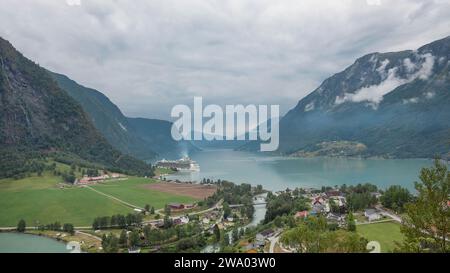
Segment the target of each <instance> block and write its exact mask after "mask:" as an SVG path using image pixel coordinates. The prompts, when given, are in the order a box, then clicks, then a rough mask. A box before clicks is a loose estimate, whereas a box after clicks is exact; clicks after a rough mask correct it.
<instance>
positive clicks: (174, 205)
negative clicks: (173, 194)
mask: <svg viewBox="0 0 450 273" xmlns="http://www.w3.org/2000/svg"><path fill="white" fill-rule="evenodd" d="M169 208H170V209H171V210H172V209H173V210H182V209H184V208H185V207H184V205H183V204H179V203H171V204H169Z"/></svg>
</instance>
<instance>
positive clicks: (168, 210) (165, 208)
mask: <svg viewBox="0 0 450 273" xmlns="http://www.w3.org/2000/svg"><path fill="white" fill-rule="evenodd" d="M170 212H171V209H170V206H169V205H165V206H164V214H165V215H170Z"/></svg>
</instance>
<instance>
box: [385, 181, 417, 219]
mask: <svg viewBox="0 0 450 273" xmlns="http://www.w3.org/2000/svg"><path fill="white" fill-rule="evenodd" d="M411 199H412V196H411V194H410V193H409V191H408V189H405V188H402V187H401V186H390V187H389V188H388V189H387V190H386V192H385V193H384V194H383V196H381V204H382V205H383V206H384V207H386V208H389V209H393V210H394V211H396V212H398V213H402V212H403V211H404V206H405V204H406V203H408V202H410V201H411Z"/></svg>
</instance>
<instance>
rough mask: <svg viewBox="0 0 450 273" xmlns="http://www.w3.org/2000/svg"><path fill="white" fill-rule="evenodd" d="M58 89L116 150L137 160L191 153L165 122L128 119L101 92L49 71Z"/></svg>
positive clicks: (190, 148)
mask: <svg viewBox="0 0 450 273" xmlns="http://www.w3.org/2000/svg"><path fill="white" fill-rule="evenodd" d="M49 73H50V74H51V75H52V77H53V78H54V79H55V80H56V82H57V83H58V85H59V87H60V88H62V89H64V90H65V91H67V93H68V94H69V95H70V96H71V97H72V98H74V99H75V100H76V101H78V102H79V103H80V105H81V106H82V107H83V109H84V111H85V112H86V113H88V115H89V117H90V119H91V121H92V123H93V124H94V125H95V127H96V128H97V129H98V130H99V131H100V132H101V133H102V134H103V135H104V136H105V138H106V139H107V140H108V141H109V143H111V144H112V145H113V146H114V147H115V148H116V149H118V150H120V151H121V152H123V153H125V154H130V155H133V156H135V157H137V158H140V159H144V160H150V159H155V158H157V157H159V158H161V157H171V158H178V157H180V156H181V155H185V154H187V153H189V152H190V151H191V150H193V147H192V145H189V143H183V142H176V141H174V140H173V139H172V136H171V127H172V123H171V122H168V121H162V120H155V119H145V118H128V117H126V116H125V115H124V114H123V113H122V112H121V110H120V109H119V108H118V107H117V106H116V105H115V104H114V103H113V102H111V101H110V100H109V98H108V97H106V96H105V95H104V94H102V93H101V92H99V91H97V90H94V89H91V88H87V87H84V86H82V85H80V84H78V83H76V82H75V81H73V80H71V79H70V78H68V77H67V76H65V75H61V74H57V73H53V72H49Z"/></svg>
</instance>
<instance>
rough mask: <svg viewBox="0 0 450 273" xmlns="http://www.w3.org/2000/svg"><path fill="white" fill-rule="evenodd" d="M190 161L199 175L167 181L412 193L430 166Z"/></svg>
mask: <svg viewBox="0 0 450 273" xmlns="http://www.w3.org/2000/svg"><path fill="white" fill-rule="evenodd" d="M191 158H192V159H193V160H195V161H197V163H199V165H200V172H179V173H177V174H174V175H170V176H168V177H167V179H172V180H175V179H178V180H180V181H200V180H201V179H203V178H210V179H214V180H217V179H224V180H229V181H232V182H235V183H250V184H253V185H257V184H261V185H263V186H264V188H266V189H269V190H284V189H286V188H290V189H294V188H296V187H313V188H320V187H322V186H334V185H342V184H347V185H355V184H358V183H372V184H375V185H377V186H378V187H379V188H381V189H385V188H387V187H389V186H390V185H401V186H403V187H406V188H408V189H409V190H411V191H414V181H418V180H419V177H418V176H419V173H420V170H421V168H423V167H429V166H432V164H433V161H432V160H427V159H354V158H324V157H319V158H288V157H275V156H267V155H264V154H258V153H250V152H242V151H233V150H203V151H201V152H196V153H194V154H192V155H191Z"/></svg>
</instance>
